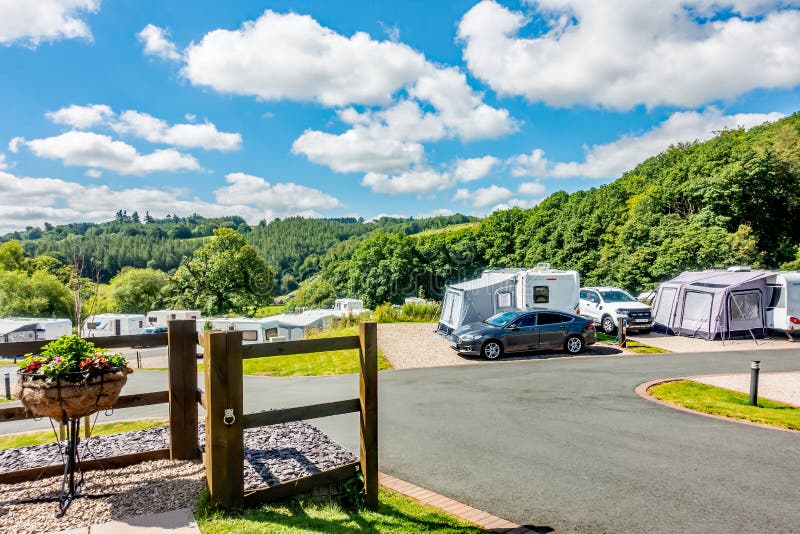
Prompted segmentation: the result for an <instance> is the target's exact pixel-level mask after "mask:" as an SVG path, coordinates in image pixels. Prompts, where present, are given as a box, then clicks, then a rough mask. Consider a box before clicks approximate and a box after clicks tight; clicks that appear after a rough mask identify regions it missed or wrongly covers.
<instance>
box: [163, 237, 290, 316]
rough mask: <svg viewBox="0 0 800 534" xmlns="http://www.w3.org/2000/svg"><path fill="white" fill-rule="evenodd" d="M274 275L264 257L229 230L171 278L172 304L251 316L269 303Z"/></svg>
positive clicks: (216, 238)
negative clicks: (249, 314) (257, 309)
mask: <svg viewBox="0 0 800 534" xmlns="http://www.w3.org/2000/svg"><path fill="white" fill-rule="evenodd" d="M273 278H274V273H273V271H272V268H271V267H270V266H269V265H268V264H267V262H266V260H264V258H262V257H260V256H259V255H258V253H257V252H256V250H255V249H254V248H253V247H252V246H250V245H248V244H247V242H246V241H245V239H244V237H242V235H241V234H239V233H238V232H236V230H233V229H230V228H217V229H216V230H214V236H213V237H212V238H211V239H210V240H209V241H208V242H207V243H206V244H205V245H203V246H202V247H200V248H198V249H197V250H195V251H194V254H193V255H192V258H191V259H190V260H188V261H185V262H184V263H183V265H181V266H180V267H179V268H178V270H177V271H176V272H175V275H174V276H173V277H172V280H171V286H172V291H173V294H174V303H175V304H176V305H178V306H183V307H186V308H198V309H200V310H202V311H203V312H204V313H206V314H219V313H231V312H233V313H252V312H254V311H255V309H256V308H258V307H260V306H265V305H267V304H270V303H271V302H272V295H273V293H272V290H273Z"/></svg>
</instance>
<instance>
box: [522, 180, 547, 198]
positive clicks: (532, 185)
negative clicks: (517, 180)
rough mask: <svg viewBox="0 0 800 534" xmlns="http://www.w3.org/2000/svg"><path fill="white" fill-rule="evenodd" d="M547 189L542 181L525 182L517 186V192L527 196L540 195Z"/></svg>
mask: <svg viewBox="0 0 800 534" xmlns="http://www.w3.org/2000/svg"><path fill="white" fill-rule="evenodd" d="M545 191H547V188H546V187H545V186H544V184H543V183H541V182H525V183H522V184H519V187H518V188H517V193H519V194H520V195H523V196H526V197H540V196H542V195H544V193H545Z"/></svg>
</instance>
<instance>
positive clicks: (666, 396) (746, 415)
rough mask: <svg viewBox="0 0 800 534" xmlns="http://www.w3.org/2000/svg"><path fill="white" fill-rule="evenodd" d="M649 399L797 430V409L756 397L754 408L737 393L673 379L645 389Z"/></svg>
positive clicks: (799, 412) (799, 417) (799, 420)
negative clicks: (647, 391) (648, 393)
mask: <svg viewBox="0 0 800 534" xmlns="http://www.w3.org/2000/svg"><path fill="white" fill-rule="evenodd" d="M649 392H650V394H651V395H652V396H654V397H656V398H657V399H661V400H663V401H666V402H669V403H672V404H677V405H678V406H683V407H685V408H689V409H690V410H697V411H698V412H704V413H710V414H714V415H721V416H724V417H731V418H733V419H745V420H747V421H753V422H754V423H763V424H765V425H772V426H777V427H781V428H790V429H792V430H800V408H795V407H793V406H789V405H788V404H782V403H780V402H774V401H771V400H768V399H764V398H762V397H759V398H758V406H751V405H750V396H749V395H747V394H745V393H739V392H738V391H731V390H729V389H722V388H717V387H714V386H708V385H706V384H699V383H697V382H692V381H691V380H676V381H674V382H665V383H663V384H657V385H655V386H653V387H651V388H650V389H649Z"/></svg>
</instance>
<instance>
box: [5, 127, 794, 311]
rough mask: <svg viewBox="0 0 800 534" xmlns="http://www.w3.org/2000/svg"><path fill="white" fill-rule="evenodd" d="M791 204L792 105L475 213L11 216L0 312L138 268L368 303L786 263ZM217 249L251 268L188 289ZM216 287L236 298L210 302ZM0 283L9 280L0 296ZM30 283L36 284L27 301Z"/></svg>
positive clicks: (111, 289) (262, 292)
mask: <svg viewBox="0 0 800 534" xmlns="http://www.w3.org/2000/svg"><path fill="white" fill-rule="evenodd" d="M798 208H800V114H795V115H792V116H790V117H787V118H785V119H783V120H781V121H778V122H776V123H773V124H766V125H762V126H758V127H755V128H752V129H750V130H743V129H737V130H727V131H723V132H719V134H718V135H717V136H716V137H715V138H713V139H712V140H710V141H707V142H704V143H687V144H681V145H678V146H673V147H671V148H669V149H668V150H666V151H665V152H663V153H661V154H658V155H655V156H653V157H651V158H649V159H647V160H645V161H644V162H642V163H640V164H639V165H637V166H636V167H635V168H634V169H632V170H630V171H628V172H626V173H625V174H623V175H622V176H621V177H620V178H618V179H617V180H615V181H614V182H612V183H610V184H607V185H603V186H600V187H593V188H591V189H588V190H584V191H578V192H575V193H571V194H568V193H566V192H563V191H559V192H556V193H554V194H552V195H550V196H549V197H548V198H546V199H545V200H544V201H543V202H542V203H541V204H539V205H538V206H536V207H534V208H531V209H527V210H523V209H511V210H504V211H498V212H495V213H493V214H492V215H490V216H489V217H487V218H485V219H483V220H480V221H478V220H477V219H475V218H470V217H466V216H463V215H453V216H446V217H436V218H432V219H420V220H413V219H393V218H382V219H379V220H376V221H371V222H364V221H363V220H362V219H351V218H346V219H303V218H300V217H292V218H287V219H283V220H280V219H276V220H274V221H271V222H267V221H262V222H261V223H259V224H258V225H255V226H249V225H248V224H246V222H245V221H244V220H243V219H242V218H241V217H236V216H232V217H223V218H217V219H207V218H203V217H200V216H198V215H194V216H191V217H183V218H182V217H178V216H169V217H166V218H164V219H154V218H152V217H150V216H149V214H145V216H144V217H141V218H140V216H139V214H138V213H135V212H134V213H132V214H130V215H129V214H128V213H127V212H126V211H120V212H118V213H117V217H116V220H114V221H111V222H108V223H102V224H91V223H76V224H69V225H63V226H56V227H54V226H52V225H48V224H45V227H44V228H27V229H26V230H25V231H22V232H14V233H11V234H7V235H5V236H3V237H2V238H0V241H2V242H5V243H6V245H5V251H3V250H0V315H2V314H8V313H10V312H9V310H14V313H18V314H21V313H22V312H21V311H20V310H19V306H21V304H20V302H26V301H30V302H39V303H40V304H41V305H40V306H39V308H37V309H38V310H40V313H43V314H55V313H60V312H61V311H63V309H65V307H68V305H69V304H68V303H69V299H68V297H69V294H70V292H72V293H73V294H74V293H75V291H76V290H75V289H74V286H75V284H76V280H81V279H90V281H91V282H92V283H94V282H98V281H99V282H101V284H99V285H98V284H95V285H94V286H92V285H91V284H89V283H87V284H83V285H80V284H79V285H80V287H81V288H83V289H80V288H79V291H84V292H85V291H87V289H85V288H89V287H94V288H95V289H94V294H93V296H92V298H94V300H95V301H96V302H99V303H102V306H104V307H105V308H107V309H112V310H120V311H129V310H123V309H122V308H125V306H127V305H126V304H125V302H135V301H136V299H133V298H131V296H130V294H129V293H130V291H132V290H135V288H136V287H139V286H140V285H142V286H143V285H147V284H145V281H149V282H148V283H149V284H150V286H148V287H149V289H148V291H150V293H148V295H150V296H149V297H148V299H149V300H148V301H147V302H150V303H153V305H156V303H159V302H160V303H173V304H175V303H178V304H181V303H183V304H185V305H189V304H188V303H190V302H191V303H197V302H201V303H205V304H202V305H203V306H206V305H207V306H209V307H210V309H214V310H221V311H226V310H227V309H226V308H225V306H232V307H234V308H237V309H239V310H250V309H254V307H256V306H259V305H263V304H264V303H265V302H266V299H267V297H269V298H271V296H272V295H285V294H288V293H291V294H292V295H293V299H292V300H291V301H290V302H289V306H290V307H292V306H328V305H330V304H331V303H332V301H333V299H334V298H335V297H340V296H351V297H358V298H362V299H364V300H365V302H366V304H367V305H368V306H370V307H374V306H376V305H378V304H381V303H384V302H394V303H397V302H401V301H402V299H403V297H406V296H411V295H414V296H418V295H421V296H425V297H429V298H436V297H440V296H441V294H442V292H443V290H444V287H445V285H446V284H448V283H452V282H454V281H459V280H464V279H468V278H470V277H473V276H475V275H476V274H477V273H479V272H480V271H481V270H483V269H485V268H491V267H507V266H517V267H521V266H534V265H536V264H537V263H539V262H549V263H550V264H551V265H552V266H553V267H555V268H560V269H577V270H578V271H580V273H581V276H582V279H583V281H584V282H585V283H586V284H614V285H619V286H622V287H625V288H627V289H629V290H631V291H639V290H643V289H647V288H651V287H653V286H655V285H656V284H657V283H658V282H659V281H661V280H664V279H667V278H669V277H672V276H674V275H676V274H678V273H679V272H680V271H682V270H686V269H705V268H714V267H718V268H722V267H727V266H729V265H734V264H736V265H750V266H753V267H768V268H777V267H781V268H786V269H797V268H800V256H798V252H800V251H799V250H798V245H800V224H799V223H800V210H799V209H798ZM212 235H213V236H214V237H211V236H212ZM17 242H18V243H19V244H17V245H13V244H14V243H17ZM225 243H227V245H225V246H224V247H223V246H222V245H223V244H225ZM232 244H233V245H232ZM20 245H21V246H20ZM209 247H210V248H209ZM232 247H233V248H232ZM251 249H252V250H251ZM231 250H233V251H235V254H239V257H241V258H243V259H246V261H247V262H248V265H251V266H257V268H258V269H257V270H258V271H259V272H260V273H261V274H259V276H258V277H256V278H257V280H256V279H254V280H249V281H248V280H245V278H247V275H246V272H245V271H243V270H240V273H241V274H240V276H239V278H240V280H239V281H238V282H237V283H238V284H239V286H238V288H236V289H234V288H231V287H229V286H226V285H225V284H226V283H227V282H226V281H225V280H222V279H221V278H220V277H221V276H222V275H221V274H220V275H219V276H218V277H217V279H216V280H213V281H212V282H213V283H211V282H208V281H205V282H204V283H206V282H208V284H207V285H208V287H207V288H206V289H207V290H208V291H207V292H206V293H202V292H200V290H199V289H198V288H199V286H198V285H197V284H198V283H199V282H198V280H199V278H202V273H201V271H203V269H200V268H197V267H198V266H199V265H200V264H201V263H202V264H203V265H206V264H209V258H211V257H213V258H214V260H213V262H211V264H213V265H219V266H220V267H219V273H222V272H229V271H230V270H231V269H234V268H235V265H233V264H231V263H230V258H229V257H226V255H230V254H234V252H231ZM4 254H5V256H6V257H5V259H4V257H3V255H4ZM215 254H219V255H221V256H219V257H217V256H214V255H215ZM23 256H24V257H23ZM78 257H80V258H84V259H87V258H88V259H89V261H88V262H85V263H80V262H76V261H75V259H76V258H78ZM243 261H244V260H243ZM262 261H263V262H264V263H263V265H262V263H261V262H262ZM198 262H201V263H198ZM203 262H205V263H203ZM4 265H6V266H5V267H4ZM193 265H195V267H196V268H195V269H194V270H192V269H193V268H192V266H193ZM90 267H91V268H90ZM219 273H218V274H219ZM192 276H194V277H195V278H192ZM20 277H27V278H26V280H27V285H25V287H27V288H28V289H26V290H25V291H27V292H25V291H23V290H22V289H14V291H16V293H14V291H12V288H19V287H22V286H21V285H20V283H21V280H22V279H21V278H20ZM132 280H138V281H137V282H136V283H133V282H132ZM267 282H268V284H267ZM4 284H5V286H6V288H7V289H4V287H3V286H4ZM59 284H60V285H59ZM153 284H155V285H153ZM158 284H161V285H160V286H159V285H158ZM242 284H244V285H242ZM265 284H267V285H269V286H270V287H269V288H266V287H265ZM23 285H24V284H23ZM116 286H119V287H116ZM248 287H249V288H250V289H249V290H248V289H247V288H248ZM98 288H99V289H98ZM120 288H121V289H120ZM126 288H127V289H126ZM131 288H134V289H131ZM221 288H227V289H225V291H230V292H234V291H235V292H236V298H235V299H233V300H231V301H226V300H225V299H224V298H223V294H222V292H221V291H222V289H221ZM242 288H244V289H242ZM254 288H255V289H254ZM4 291H5V292H6V293H8V294H9V295H11V293H14V294H13V295H11V296H8V297H7V298H6V297H3V295H2V293H3V292H4ZM126 291H127V292H128V293H126ZM248 291H249V294H250V295H251V297H248V296H247V295H248ZM37 292H40V293H42V294H43V295H45V296H44V297H42V299H39V300H36V298H37V297H36V295H37ZM59 295H60V296H59ZM12 297H13V298H12ZM3 298H5V301H4V300H3ZM26 299H27V300H26ZM59 299H61V300H65V299H66V300H65V302H66V304H63V303H62V304H58V303H57V302H56V301H58V300H59ZM126 299H127V300H126ZM187 299H188V300H187ZM4 302H5V304H4ZM9 302H11V303H12V304H13V305H12V304H9ZM48 302H49V303H50V304H48ZM130 305H132V304H130ZM4 306H5V308H4ZM31 313H33V312H31Z"/></svg>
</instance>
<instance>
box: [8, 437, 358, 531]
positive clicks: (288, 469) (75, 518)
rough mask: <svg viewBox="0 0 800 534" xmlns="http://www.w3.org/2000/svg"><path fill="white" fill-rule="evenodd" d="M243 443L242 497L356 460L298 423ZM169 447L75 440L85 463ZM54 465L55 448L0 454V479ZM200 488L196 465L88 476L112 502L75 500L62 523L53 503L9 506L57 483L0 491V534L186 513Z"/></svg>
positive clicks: (155, 442)
mask: <svg viewBox="0 0 800 534" xmlns="http://www.w3.org/2000/svg"><path fill="white" fill-rule="evenodd" d="M200 430H201V431H200V444H201V445H202V444H203V442H204V441H205V435H204V433H203V428H202V425H201V428H200ZM244 435H245V457H244V460H243V467H244V478H245V488H247V489H252V488H256V487H263V486H275V485H278V484H280V483H281V482H285V481H287V480H292V479H295V478H299V477H302V476H307V475H310V474H314V473H318V472H321V471H326V470H329V469H332V468H334V467H337V466H339V465H342V464H346V463H349V462H352V461H355V460H356V457H355V455H354V454H353V453H352V452H350V451H349V450H347V449H345V448H344V447H342V446H341V445H339V444H338V443H336V442H335V441H333V440H331V439H330V438H329V437H328V436H327V435H326V434H324V433H323V432H321V431H320V430H319V429H317V428H316V427H314V426H312V425H309V424H308V423H304V422H295V423H285V424H281V425H273V426H268V427H260V428H253V429H247V430H245V431H244ZM168 444H169V429H168V428H167V427H158V428H150V429H147V430H139V431H135V432H126V433H123V434H114V435H110V436H100V437H94V438H90V439H88V440H82V441H81V444H80V447H81V450H82V454H83V456H84V457H85V458H103V457H107V456H111V455H119V454H128V453H133V452H140V451H146V450H153V449H160V448H164V447H167V446H168ZM62 447H63V444H62ZM55 463H61V456H60V454H59V447H58V444H57V443H49V444H46V445H34V446H30V447H21V448H18V449H8V450H4V451H0V472H3V471H11V470H17V469H26V468H35V467H42V466H45V465H50V464H55ZM204 483H205V471H204V468H203V466H202V465H201V464H199V463H195V462H172V461H168V460H161V461H157V462H146V463H142V464H138V465H135V466H131V467H126V468H122V469H109V470H105V471H102V470H98V471H89V472H87V473H86V483H85V488H86V491H87V492H90V493H104V492H111V493H114V495H112V496H109V497H104V498H99V499H78V500H76V501H75V502H73V503H72V505H71V506H70V508H69V510H68V511H67V515H66V516H65V517H64V518H62V519H56V518H55V511H56V509H57V504H55V503H38V504H15V503H14V501H18V500H21V499H30V498H34V497H41V496H43V495H51V494H56V493H57V492H58V488H59V486H60V484H61V477H52V478H47V479H42V480H39V481H36V482H24V483H20V484H5V485H0V534H3V533H6V532H9V533H11V532H20V533H23V532H47V531H51V530H63V529H67V528H73V527H79V526H87V525H90V524H95V523H101V522H105V521H111V520H114V519H121V518H124V517H130V516H133V515H140V514H152V513H159V512H165V511H168V510H174V509H177V508H184V507H193V506H194V505H195V503H196V502H197V498H198V496H199V495H200V491H201V489H202V488H203V486H204Z"/></svg>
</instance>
